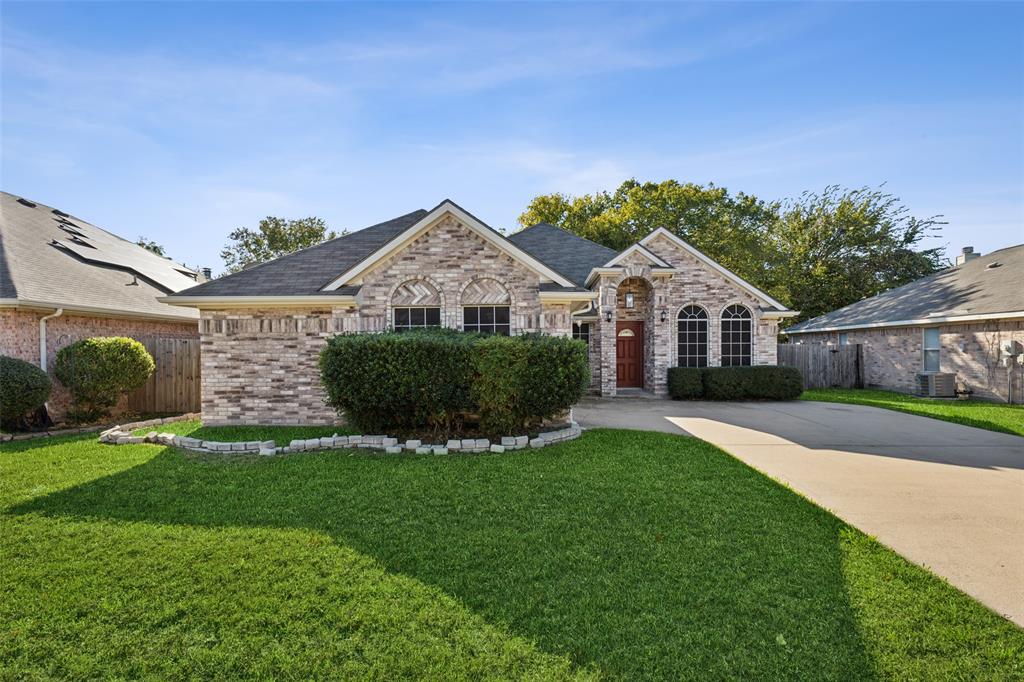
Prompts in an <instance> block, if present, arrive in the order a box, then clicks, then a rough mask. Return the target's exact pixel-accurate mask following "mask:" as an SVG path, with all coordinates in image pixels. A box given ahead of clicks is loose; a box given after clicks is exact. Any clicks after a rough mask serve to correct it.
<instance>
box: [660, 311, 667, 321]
mask: <svg viewBox="0 0 1024 682" xmlns="http://www.w3.org/2000/svg"><path fill="white" fill-rule="evenodd" d="M667 319H668V313H666V312H665V311H664V310H662V311H661V321H662V322H664V321H665V320H667Z"/></svg>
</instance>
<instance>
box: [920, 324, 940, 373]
mask: <svg viewBox="0 0 1024 682" xmlns="http://www.w3.org/2000/svg"><path fill="white" fill-rule="evenodd" d="M933 329H934V330H935V331H936V332H937V334H936V336H938V338H939V340H938V345H937V346H936V347H935V348H929V347H928V332H929V331H931V330H933ZM928 351H935V354H936V357H937V358H938V363H937V365H936V367H935V369H928ZM921 371H922V372H927V373H929V374H934V373H938V372H941V371H942V329H941V328H940V327H923V328H922V329H921Z"/></svg>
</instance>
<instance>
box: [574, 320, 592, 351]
mask: <svg viewBox="0 0 1024 682" xmlns="http://www.w3.org/2000/svg"><path fill="white" fill-rule="evenodd" d="M572 338H574V339H579V340H580V341H585V342H586V344H587V345H588V346H589V345H590V323H589V322H573V323H572Z"/></svg>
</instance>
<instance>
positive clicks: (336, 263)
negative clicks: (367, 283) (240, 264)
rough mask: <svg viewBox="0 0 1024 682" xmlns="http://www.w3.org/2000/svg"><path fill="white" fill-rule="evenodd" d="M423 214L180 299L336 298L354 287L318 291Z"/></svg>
mask: <svg viewBox="0 0 1024 682" xmlns="http://www.w3.org/2000/svg"><path fill="white" fill-rule="evenodd" d="M425 215H427V212H426V211H424V210H423V209H419V210H416V211H413V212H412V213H406V214H405V215H403V216H399V217H398V218H393V219H391V220H388V221H386V222H383V223H378V224H376V225H371V226H370V227H366V228H363V229H362V230H358V231H356V232H352V233H350V234H347V235H344V236H342V237H337V238H335V239H331V240H328V241H326V242H324V243H322V244H317V245H316V246H311V247H309V248H306V249H301V250H299V251H295V252H294V253H289V254H288V255H286V256H281V257H280V258H275V259H274V260H270V261H267V262H265V263H260V264H259V265H254V266H252V267H250V268H247V269H245V270H242V271H241V272H236V273H234V274H231V275H226V276H224V277H220V278H218V279H214V280H211V281H209V282H206V283H204V284H200V285H198V286H195V287H192V288H191V289H186V290H185V291H179V292H178V293H179V294H180V295H182V296H314V295H318V294H323V295H328V296H337V295H345V294H354V293H356V292H357V291H358V290H359V288H358V287H341V288H339V289H336V290H334V291H321V289H322V288H323V287H324V286H326V285H327V284H328V283H329V282H330V281H331V280H333V279H334V278H335V277H337V276H338V275H340V274H341V273H343V272H345V271H346V270H348V269H350V268H351V267H352V266H354V265H356V264H357V263H359V261H361V260H363V259H364V258H366V257H368V256H369V255H370V254H372V253H373V252H375V251H376V250H377V249H379V248H380V247H382V246H384V245H385V244H387V243H388V242H389V241H391V240H392V239H394V238H395V237H397V236H398V235H400V234H401V233H402V232H404V231H405V230H407V229H409V228H410V227H412V226H413V225H415V224H416V223H417V222H418V221H419V220H420V219H421V218H423V216H425Z"/></svg>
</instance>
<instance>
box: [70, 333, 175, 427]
mask: <svg viewBox="0 0 1024 682" xmlns="http://www.w3.org/2000/svg"><path fill="white" fill-rule="evenodd" d="M155 367H156V365H155V363H154V362H153V356H151V355H150V354H149V351H147V350H146V347H145V346H143V345H142V344H141V343H139V342H138V341H136V340H135V339H129V338H127V337H124V336H110V337H97V338H91V339H83V340H81V341H76V342H75V343H72V344H71V345H68V346H65V347H64V348H61V349H60V350H59V351H58V352H57V364H56V366H55V367H54V373H55V374H56V375H57V379H59V380H60V382H61V383H62V384H64V386H65V387H66V388H67V389H68V391H69V392H70V393H71V399H72V402H73V408H72V410H70V411H69V413H68V414H69V416H71V417H72V418H73V419H77V420H92V419H98V418H100V417H102V416H104V415H106V414H108V413H109V412H110V408H112V407H113V406H114V405H116V404H117V401H118V400H119V399H120V398H121V396H122V395H124V394H125V393H127V392H128V391H133V390H135V389H137V388H140V387H141V386H142V385H143V384H145V383H146V380H147V379H149V375H150V374H152V373H153V369H154V368H155Z"/></svg>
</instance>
